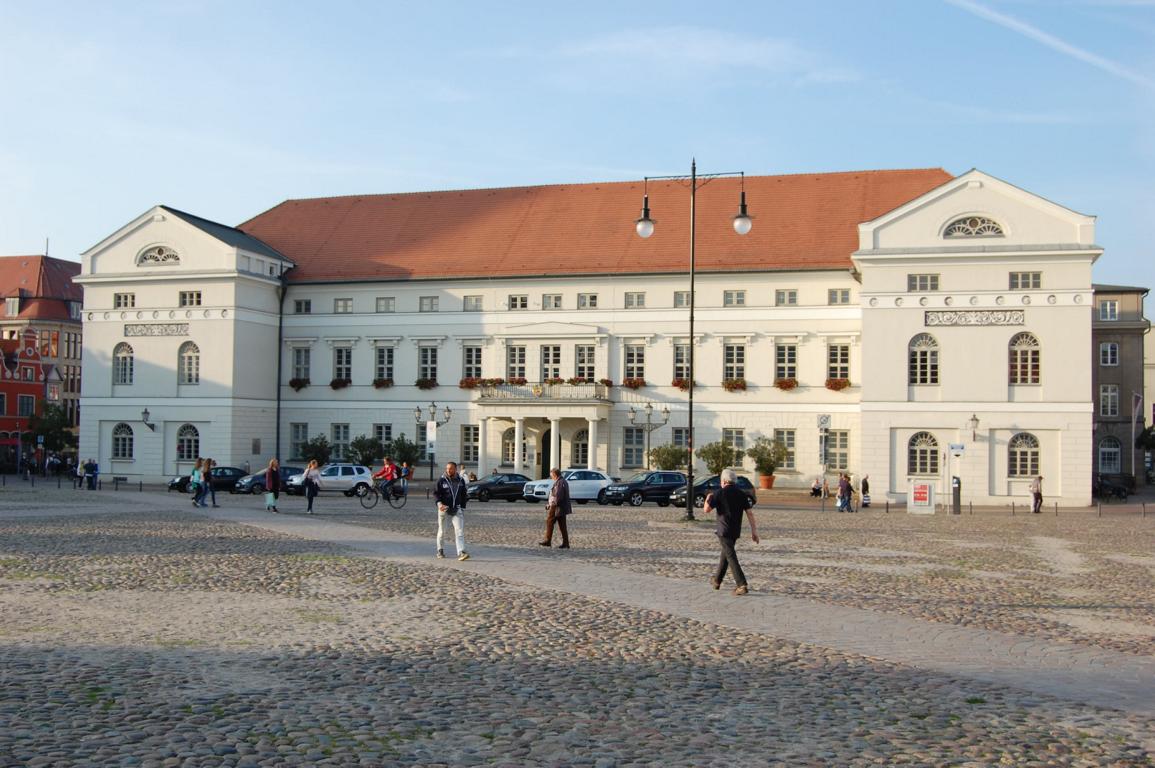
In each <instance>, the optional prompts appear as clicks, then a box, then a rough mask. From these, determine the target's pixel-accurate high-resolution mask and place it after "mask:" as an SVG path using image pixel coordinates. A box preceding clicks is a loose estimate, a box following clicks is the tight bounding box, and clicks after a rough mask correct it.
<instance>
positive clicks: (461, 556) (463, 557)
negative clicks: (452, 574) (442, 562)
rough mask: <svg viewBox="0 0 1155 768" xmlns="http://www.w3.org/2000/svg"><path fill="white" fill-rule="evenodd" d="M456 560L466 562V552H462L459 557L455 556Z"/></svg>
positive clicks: (467, 554) (467, 556) (467, 555)
mask: <svg viewBox="0 0 1155 768" xmlns="http://www.w3.org/2000/svg"><path fill="white" fill-rule="evenodd" d="M457 559H458V560H468V559H469V553H468V552H462V553H461V554H460V555H458V556H457Z"/></svg>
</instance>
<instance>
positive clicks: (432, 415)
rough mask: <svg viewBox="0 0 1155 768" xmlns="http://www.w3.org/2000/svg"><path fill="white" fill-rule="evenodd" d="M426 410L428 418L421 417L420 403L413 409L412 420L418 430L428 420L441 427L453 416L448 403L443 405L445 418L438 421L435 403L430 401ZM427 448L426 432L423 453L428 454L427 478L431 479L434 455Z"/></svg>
mask: <svg viewBox="0 0 1155 768" xmlns="http://www.w3.org/2000/svg"><path fill="white" fill-rule="evenodd" d="M428 411H429V416H428V418H423V416H424V413H423V411H422V410H421V406H420V405H419V406H417V407H416V408H414V409H413V420H414V421H415V422H417V429H418V430H420V429H421V427H422V426H424V425H427V424H428V423H430V422H432V423H433V424H435V425H437V426H438V427H443V426H445V425H446V424H448V423H449V420H450V419H451V418H453V409H452V408H450V407H449V406H448V405H447V406H445V418H444V419H443V420H441V421H438V419H437V403H430V404H429V408H428ZM418 434H420V432H418ZM429 448H430V445H429V435H428V433H426V443H425V453H427V454H428V455H429V479H430V480H432V479H433V462H434V457H433V451H431V450H429Z"/></svg>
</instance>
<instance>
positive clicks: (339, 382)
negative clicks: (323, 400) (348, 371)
mask: <svg viewBox="0 0 1155 768" xmlns="http://www.w3.org/2000/svg"><path fill="white" fill-rule="evenodd" d="M352 383H353V380H352V379H333V380H332V381H330V382H329V386H330V387H331V388H333V389H344V388H345V387H347V386H349V385H350V384H352Z"/></svg>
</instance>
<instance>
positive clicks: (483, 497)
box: [477, 488, 489, 501]
mask: <svg viewBox="0 0 1155 768" xmlns="http://www.w3.org/2000/svg"><path fill="white" fill-rule="evenodd" d="M477 500H478V501H489V490H488V489H486V488H482V489H481V490H480V491H478V492H477Z"/></svg>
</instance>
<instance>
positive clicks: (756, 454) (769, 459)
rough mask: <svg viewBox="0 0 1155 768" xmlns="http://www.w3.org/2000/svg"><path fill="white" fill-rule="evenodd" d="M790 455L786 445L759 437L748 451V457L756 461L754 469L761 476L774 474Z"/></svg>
mask: <svg viewBox="0 0 1155 768" xmlns="http://www.w3.org/2000/svg"><path fill="white" fill-rule="evenodd" d="M789 454H790V452H789V451H788V450H787V448H786V446H785V445H783V444H782V443H781V442H780V441H778V440H771V439H770V438H768V437H759V438H758V439H757V440H755V441H754V445H752V446H750V448H748V449H747V450H746V455H747V456H749V457H750V458H751V459H753V460H754V469H755V470H757V472H758V474H760V475H772V474H774V470H776V469H778V467H780V466H782V464H783V463H784V462H785V461H786V458H787V456H789Z"/></svg>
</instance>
